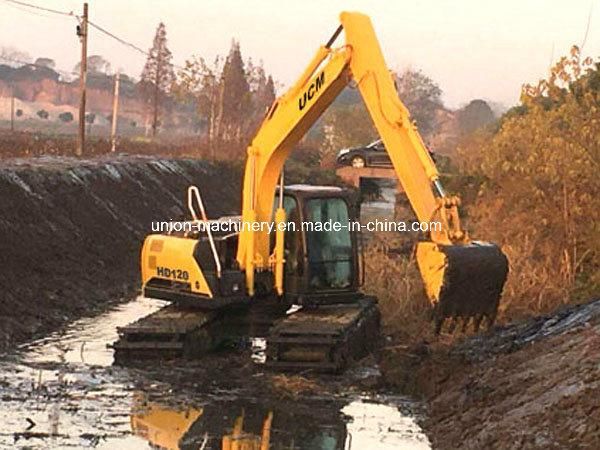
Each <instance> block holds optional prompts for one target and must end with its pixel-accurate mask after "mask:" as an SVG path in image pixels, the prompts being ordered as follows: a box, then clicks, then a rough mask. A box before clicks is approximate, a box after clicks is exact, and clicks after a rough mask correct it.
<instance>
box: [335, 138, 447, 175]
mask: <svg viewBox="0 0 600 450" xmlns="http://www.w3.org/2000/svg"><path fill="white" fill-rule="evenodd" d="M429 154H430V155H431V158H432V159H433V161H434V162H437V158H436V156H435V154H434V153H433V152H432V151H431V150H429ZM337 164H338V166H352V167H355V168H357V169H362V168H363V167H385V168H390V169H391V168H393V167H392V160H391V159H390V155H389V154H388V152H387V151H386V150H385V145H383V142H382V141H381V139H377V140H376V141H373V142H371V143H370V144H369V145H365V146H362V147H352V148H344V149H342V150H340V151H339V152H338V155H337Z"/></svg>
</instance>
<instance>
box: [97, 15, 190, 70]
mask: <svg viewBox="0 0 600 450" xmlns="http://www.w3.org/2000/svg"><path fill="white" fill-rule="evenodd" d="M88 24H90V25H91V26H92V27H94V28H95V29H97V30H98V31H100V32H101V33H104V34H105V35H107V36H109V37H111V38H113V39H114V40H116V41H117V42H119V43H120V44H123V45H125V46H127V47H130V48H132V49H133V50H135V51H137V52H139V53H141V54H142V55H144V56H150V53H149V52H147V51H145V50H143V49H142V48H140V47H138V46H137V45H135V44H133V43H131V42H129V41H126V40H125V39H123V38H120V37H119V36H117V35H115V34H114V33H111V32H110V31H108V30H107V29H106V28H103V27H101V26H100V25H98V24H96V23H94V22H92V21H91V20H89V21H88ZM172 65H173V67H175V68H176V69H180V70H184V67H182V66H179V65H177V64H172Z"/></svg>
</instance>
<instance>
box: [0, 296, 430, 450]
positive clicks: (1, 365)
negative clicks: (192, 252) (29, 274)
mask: <svg viewBox="0 0 600 450" xmlns="http://www.w3.org/2000/svg"><path fill="white" fill-rule="evenodd" d="M162 305H164V303H163V302H159V301H154V300H149V299H142V298H140V299H137V300H135V301H132V302H129V303H125V304H122V305H119V306H117V307H115V308H114V309H112V310H111V311H109V312H107V313H104V314H101V315H99V316H97V317H94V318H89V319H82V320H79V321H76V322H74V323H72V324H71V325H70V326H69V327H67V328H66V329H65V330H64V331H63V332H56V333H53V334H51V335H49V336H47V337H45V338H44V339H42V340H39V341H36V342H33V343H31V344H28V345H26V346H24V347H22V348H21V350H20V351H19V352H14V353H11V354H9V355H6V356H5V357H4V358H3V359H2V361H1V362H0V393H1V400H2V401H1V402H0V423H2V424H3V426H2V429H1V430H0V448H40V447H42V448H90V447H93V448H120V449H121V448H123V449H137V448H148V446H149V444H153V445H155V446H157V445H161V446H162V447H165V448H181V449H188V448H189V449H191V448H194V449H198V448H205V449H220V448H221V439H222V437H223V436H224V435H227V434H229V433H230V432H231V429H232V427H233V424H234V422H235V420H236V419H237V418H239V417H240V416H242V415H243V416H244V430H245V431H246V433H251V434H252V435H254V436H259V435H261V431H262V424H263V421H264V419H265V418H266V417H267V416H268V415H269V413H271V414H272V415H273V422H272V427H271V447H270V448H272V449H288V448H295V449H307V450H320V449H323V450H334V449H340V450H341V449H344V450H345V449H367V448H369V449H370V448H378V449H397V448H407V449H427V448H430V444H429V441H428V439H427V437H426V436H425V435H424V434H423V433H422V431H421V430H420V428H419V427H418V426H417V424H416V421H415V417H417V416H418V415H419V414H420V412H421V406H420V405H419V404H418V403H415V402H414V401H411V400H409V399H407V398H406V397H402V396H394V395H389V394H386V393H385V391H384V390H382V389H380V388H379V387H378V382H379V380H380V373H379V370H378V367H377V365H376V364H374V362H373V361H372V360H367V361H363V363H362V364H361V365H360V366H357V367H355V368H353V369H352V370H351V371H349V372H347V373H346V374H344V375H343V376H327V377H325V376H323V377H318V376H310V375H307V374H304V375H295V376H284V375H281V374H277V373H274V372H270V371H266V370H265V369H264V366H263V365H262V364H260V363H257V361H259V360H260V345H257V346H255V347H250V346H249V347H247V348H240V349H238V350H237V351H228V352H221V353H217V354H214V355H209V356H207V357H205V358H203V359H202V360H199V361H184V360H171V361H166V362H161V363H156V362H151V361H149V362H146V363H139V364H138V365H137V366H135V367H118V366H114V365H112V350H111V349H110V348H107V346H106V345H107V344H109V343H111V342H113V341H114V340H115V339H116V338H117V334H116V328H115V327H116V326H119V325H124V324H126V323H128V322H130V321H132V320H135V319H137V318H139V317H140V316H143V315H146V314H148V313H151V312H152V311H155V310H156V309H157V308H159V307H161V306H162ZM252 356H256V357H255V358H253V357H252ZM205 441H206V442H205ZM205 443H206V446H205V447H202V445H204V444H205Z"/></svg>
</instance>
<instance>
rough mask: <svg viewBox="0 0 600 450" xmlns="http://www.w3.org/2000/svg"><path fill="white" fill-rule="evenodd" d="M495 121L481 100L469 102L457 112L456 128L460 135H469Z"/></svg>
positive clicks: (487, 106)
mask: <svg viewBox="0 0 600 450" xmlns="http://www.w3.org/2000/svg"><path fill="white" fill-rule="evenodd" d="M495 120H496V117H495V116H494V112H493V111H492V108H490V105H488V104H487V103H486V102H485V101H483V100H471V101H470V102H469V104H468V105H466V106H465V107H464V108H462V109H460V110H459V111H458V126H459V128H460V132H461V134H470V133H472V132H473V131H475V130H478V129H480V128H483V127H485V126H486V125H489V124H490V123H493V122H494V121H495Z"/></svg>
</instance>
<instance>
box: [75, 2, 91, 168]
mask: <svg viewBox="0 0 600 450" xmlns="http://www.w3.org/2000/svg"><path fill="white" fill-rule="evenodd" d="M77 36H79V39H80V40H81V69H80V72H79V89H80V92H81V99H80V102H79V137H78V141H77V150H76V151H75V154H76V155H77V156H82V155H83V153H84V152H85V87H86V82H87V38H88V4H87V3H84V4H83V16H82V17H81V23H80V24H79V25H78V26H77Z"/></svg>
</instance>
